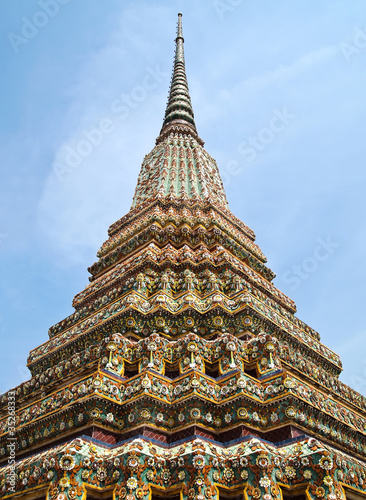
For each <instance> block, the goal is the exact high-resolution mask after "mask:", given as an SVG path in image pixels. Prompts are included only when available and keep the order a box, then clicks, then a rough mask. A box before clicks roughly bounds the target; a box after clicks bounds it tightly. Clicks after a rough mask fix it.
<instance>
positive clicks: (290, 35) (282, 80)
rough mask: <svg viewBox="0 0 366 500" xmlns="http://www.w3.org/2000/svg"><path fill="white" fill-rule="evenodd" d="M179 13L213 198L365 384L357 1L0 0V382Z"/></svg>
mask: <svg viewBox="0 0 366 500" xmlns="http://www.w3.org/2000/svg"><path fill="white" fill-rule="evenodd" d="M179 11H182V13H183V31H184V36H185V55H186V69H187V75H188V80H189V85H190V92H191V98H192V102H193V107H194V111H195V117H196V125H197V129H198V132H199V134H200V136H201V137H202V138H203V140H204V141H206V149H207V151H208V152H209V153H210V154H211V155H212V156H213V157H214V158H215V159H216V160H217V162H218V165H219V168H220V171H221V173H222V177H223V180H224V183H225V188H226V193H227V197H228V200H229V204H230V208H231V210H232V212H233V213H234V214H235V215H237V216H238V217H239V218H241V219H242V220H243V221H244V222H245V223H246V224H248V225H249V226H250V227H251V228H252V229H253V230H254V231H255V232H256V234H257V243H258V244H259V245H260V247H261V248H262V250H263V251H264V253H265V254H266V255H267V258H268V264H269V267H270V268H271V269H272V270H273V271H274V272H275V273H276V274H277V277H276V278H275V280H274V283H275V285H276V286H277V287H278V288H280V289H281V290H282V291H284V292H285V293H287V295H289V296H290V297H291V298H293V299H294V300H295V302H296V304H297V307H298V316H299V317H300V318H301V319H302V320H304V321H305V322H307V323H308V324H309V325H310V326H312V327H313V328H315V329H316V330H318V331H319V333H320V334H321V338H322V341H323V343H325V344H326V345H328V346H329V347H330V348H331V349H333V350H334V351H336V352H337V353H338V354H340V356H341V358H342V360H343V365H344V372H343V374H342V376H341V378H342V380H344V381H345V382H346V383H349V384H350V385H352V386H353V387H354V388H356V389H358V390H360V391H361V392H363V393H364V394H366V354H365V352H364V349H365V345H366V335H365V334H366V326H365V322H364V319H363V312H364V311H365V296H366V290H365V282H366V281H365V278H366V263H365V258H364V255H365V251H364V248H365V244H366V231H365V229H366V222H365V201H364V200H365V187H366V186H365V180H366V172H365V157H366V146H365V144H366V141H365V133H364V130H365V117H366V99H365V84H366V4H365V2H364V0H353V1H352V2H346V1H345V0H343V1H337V0H323V1H322V2H308V1H307V0H304V1H303V0H297V1H296V2H294V1H290V0H277V1H276V2H273V1H272V0H262V1H258V0H242V1H241V0H214V1H211V0H210V1H200V2H197V0H184V1H183V0H181V1H178V0H170V1H169V2H168V1H158V0H157V1H152V0H150V1H145V2H144V1H139V0H134V1H123V2H121V1H117V0H109V1H108V2H102V1H101V0H98V1H97V0H88V1H86V0H84V1H82V0H44V1H42V0H36V1H34V0H17V1H15V2H14V1H11V0H3V1H2V2H1V4H0V50H1V60H2V65H3V70H2V75H3V76H2V78H1V87H2V88H1V94H0V95H1V104H2V108H1V109H2V112H1V116H0V145H1V149H0V160H1V168H2V182H1V185H0V191H1V194H0V203H1V212H0V214H1V218H0V255H1V264H0V266H1V267H0V271H1V279H0V298H1V309H0V331H1V339H2V350H1V363H0V381H1V382H0V392H3V391H5V390H7V389H9V388H11V387H13V386H15V385H17V384H19V383H20V382H22V381H23V380H26V379H27V378H29V375H28V373H27V369H26V368H25V365H26V358H27V356H28V353H29V351H30V350H31V349H32V348H34V347H36V346H38V345H40V344H41V343H43V342H44V341H46V340H47V338H48V336H47V330H48V328H49V327H50V326H51V325H53V324H54V323H56V322H58V321H59V320H61V319H63V318H64V317H65V316H67V315H68V314H70V313H71V312H72V307H71V301H72V298H73V296H74V295H75V294H76V293H77V292H79V291H80V290H81V289H83V288H84V286H85V285H86V284H87V282H88V272H87V267H88V266H90V265H91V264H92V263H93V262H94V260H95V254H96V252H97V250H98V248H99V246H100V245H101V243H102V242H103V241H104V240H105V239H106V236H107V228H108V226H109V225H110V224H111V223H112V222H114V221H115V220H117V219H118V218H119V217H121V216H122V215H124V214H125V213H127V212H128V210H129V207H130V205H131V202H132V197H133V193H134V189H135V184H136V180H137V176H138V173H139V169H140V165H141V162H142V159H143V157H144V155H145V154H147V153H148V152H149V151H150V150H151V149H152V147H153V146H154V141H155V138H156V136H157V135H158V133H159V130H160V127H161V124H162V119H163V115H164V110H165V104H166V100H167V94H168V87H169V80H170V74H171V68H172V60H173V52H174V38H175V25H176V18H177V13H178V12H179ZM86 141H89V142H86ZM90 141H91V142H94V144H93V145H91V142H90ZM78 151H79V152H81V153H80V154H78V153H77V152H78Z"/></svg>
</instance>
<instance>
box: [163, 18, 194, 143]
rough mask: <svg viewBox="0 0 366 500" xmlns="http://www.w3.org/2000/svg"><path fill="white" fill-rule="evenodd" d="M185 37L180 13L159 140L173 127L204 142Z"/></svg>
mask: <svg viewBox="0 0 366 500" xmlns="http://www.w3.org/2000/svg"><path fill="white" fill-rule="evenodd" d="M183 45H184V38H183V28H182V13H181V12H179V14H178V23H177V37H176V39H175V55H174V66H173V74H172V79H171V82H170V89H169V98H168V104H167V107H166V110H165V117H164V122H163V126H162V129H161V131H160V135H159V137H158V138H157V141H160V140H161V139H163V138H164V137H165V136H166V134H167V133H169V132H170V131H171V130H172V129H175V130H177V129H178V128H179V129H180V131H182V132H184V133H188V134H191V135H193V136H195V137H196V138H197V140H198V141H200V142H202V143H203V141H202V139H200V138H199V137H198V135H197V130H196V125H195V123H194V114H193V109H192V104H191V98H190V95H189V90H188V83H187V76H186V68H185V62H184V48H183Z"/></svg>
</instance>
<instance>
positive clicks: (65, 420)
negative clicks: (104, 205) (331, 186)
mask: <svg viewBox="0 0 366 500" xmlns="http://www.w3.org/2000/svg"><path fill="white" fill-rule="evenodd" d="M181 17H182V16H181V14H179V16H178V29H177V37H176V51H175V59H174V69H173V76H172V82H171V86H170V91H169V99H168V105H167V109H166V113H165V118H164V123H163V127H162V129H161V132H160V134H159V136H158V138H157V142H156V146H155V147H154V149H153V150H152V151H151V153H149V154H148V155H147V156H146V157H145V159H144V161H143V164H142V167H141V172H140V175H139V178H138V183H137V188H136V192H135V196H134V198H133V203H132V207H131V210H130V212H129V213H128V214H127V215H125V216H124V217H122V218H121V219H120V220H119V221H117V222H115V223H114V224H112V226H111V227H110V228H109V231H108V239H107V241H106V242H105V243H104V244H103V245H102V247H101V248H100V250H99V252H98V255H97V256H98V260H97V261H96V262H95V263H94V264H93V265H92V266H91V267H90V268H89V271H90V273H91V277H90V283H89V284H88V285H87V286H86V287H85V289H84V290H83V291H82V292H80V293H79V294H77V295H76V296H75V298H74V301H73V306H74V308H75V312H74V313H73V314H72V315H70V316H69V317H67V318H65V319H64V320H62V321H60V322H59V323H57V324H56V325H54V326H52V327H51V328H50V330H49V337H50V338H49V340H48V341H47V342H45V343H44V344H43V345H41V346H39V347H37V348H35V349H34V350H33V351H31V353H30V355H29V359H28V366H29V368H30V370H31V374H32V378H31V379H30V380H29V381H27V382H25V383H23V384H21V385H20V386H18V387H16V388H15V389H13V390H12V391H9V392H8V393H7V394H5V395H4V396H3V398H2V402H3V403H4V411H3V414H2V416H1V419H0V460H2V463H3V465H4V468H3V470H2V473H0V480H1V478H2V482H1V487H0V494H1V495H2V496H7V495H10V496H12V495H13V496H16V495H17V494H18V495H20V496H21V495H29V497H27V498H36V497H37V495H38V494H39V493H40V492H42V494H43V495H45V494H46V492H48V495H49V496H48V497H47V498H58V499H60V500H61V499H62V500H63V499H66V498H72V499H76V498H78V499H80V500H81V499H83V500H84V499H85V495H89V496H90V495H94V494H96V492H99V493H100V494H102V495H105V494H107V493H106V492H108V491H109V492H110V494H112V491H113V492H114V493H113V494H114V497H113V498H116V499H117V498H125V497H127V499H128V500H133V499H135V498H137V499H140V500H148V499H149V498H150V497H149V495H150V493H151V491H152V492H153V494H154V495H155V496H159V495H160V496H161V494H162V493H161V492H162V491H164V492H167V491H168V492H169V491H173V492H177V491H180V492H181V495H182V497H183V498H184V499H186V498H194V497H195V498H197V499H198V500H204V499H205V498H206V497H207V498H208V499H211V498H213V497H215V496H216V495H217V492H218V491H219V490H220V495H222V492H223V491H224V490H226V491H229V493H230V495H231V496H232V495H234V496H235V494H239V493H240V495H243V492H244V491H245V495H246V498H250V499H252V498H253V499H257V498H264V499H265V500H272V499H278V500H279V499H281V498H282V497H283V495H284V494H286V491H287V492H289V494H291V495H295V493H296V492H297V495H298V496H297V497H296V498H298V500H300V499H301V498H305V496H301V495H304V492H305V491H306V495H307V496H306V498H307V499H310V498H311V499H312V498H314V499H315V498H329V499H337V498H343V499H344V498H345V489H347V488H348V490H347V491H353V492H354V494H355V492H356V493H357V494H365V492H366V468H365V457H366V431H365V429H366V419H365V411H366V400H365V398H364V397H363V396H362V395H360V394H359V393H357V392H355V391H353V390H352V389H351V388H349V387H347V386H346V385H345V384H343V383H342V382H340V380H339V374H340V372H341V369H342V368H341V362H340V359H339V356H338V355H337V354H335V353H334V352H333V351H332V350H330V349H329V348H327V347H326V346H324V345H323V344H322V343H321V342H320V336H319V334H318V333H317V332H316V331H314V330H313V329H312V328H310V327H309V326H307V325H306V324H305V323H303V322H302V321H301V320H300V319H298V318H297V317H296V316H295V313H296V306H295V303H294V302H293V301H292V300H291V299H289V298H288V297H287V296H286V295H285V294H284V293H282V292H281V291H280V290H278V289H277V288H276V287H275V286H274V284H273V283H272V280H273V278H274V276H275V275H274V273H273V272H272V271H271V270H270V269H269V268H268V267H267V265H266V258H265V256H264V254H263V253H262V251H261V249H260V248H259V247H258V246H257V244H256V243H255V235H254V232H253V231H252V230H251V229H250V228H248V227H247V226H246V225H245V224H244V223H243V222H241V221H240V220H238V219H237V218H236V217H235V216H234V215H233V214H232V213H231V212H230V209H229V206H228V203H227V200H226V195H225V191H224V188H223V185H222V181H221V179H220V174H219V171H218V168H217V165H216V162H215V161H214V160H213V159H212V158H211V157H210V155H209V154H208V153H207V152H206V151H205V150H204V148H203V141H202V140H201V139H200V138H199V136H198V134H197V130H196V126H195V122H194V115H193V110H192V105H191V99H190V96H189V91H188V84H187V78H186V72H185V64H184V51H183V42H184V39H183V33H182V24H181ZM14 395H15V396H16V401H17V404H16V420H15V422H16V427H17V436H16V438H17V460H18V462H17V464H16V467H15V470H16V477H14V481H15V483H16V492H17V493H14V494H13V493H12V490H11V489H9V488H10V486H9V485H11V484H12V483H11V482H10V481H11V480H12V479H11V478H12V477H13V476H12V474H13V469H14V467H13V465H12V464H10V463H9V464H8V465H7V463H8V457H9V456H11V453H12V451H11V448H10V447H9V443H10V441H9V437H10V432H11V422H10V423H9V421H8V419H7V413H6V409H7V403H8V402H9V401H11V399H12V398H13V397H15V396H14ZM1 474H2V476H1ZM159 492H160V493H159ZM235 492H236V493H235ZM299 495H300V496H299ZM224 496H225V495H224Z"/></svg>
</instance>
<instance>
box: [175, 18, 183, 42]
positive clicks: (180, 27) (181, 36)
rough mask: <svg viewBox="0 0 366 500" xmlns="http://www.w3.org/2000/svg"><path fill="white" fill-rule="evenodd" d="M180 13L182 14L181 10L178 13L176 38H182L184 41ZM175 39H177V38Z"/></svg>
mask: <svg viewBox="0 0 366 500" xmlns="http://www.w3.org/2000/svg"><path fill="white" fill-rule="evenodd" d="M182 15H183V14H182V13H181V12H179V14H178V24H177V38H182V39H183V42H184V38H183V29H182ZM175 41H177V39H176V40H175Z"/></svg>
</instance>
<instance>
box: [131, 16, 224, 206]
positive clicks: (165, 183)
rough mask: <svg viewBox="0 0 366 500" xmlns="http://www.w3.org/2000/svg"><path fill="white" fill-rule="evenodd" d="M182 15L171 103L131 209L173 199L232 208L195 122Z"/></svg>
mask: <svg viewBox="0 0 366 500" xmlns="http://www.w3.org/2000/svg"><path fill="white" fill-rule="evenodd" d="M183 42H184V38H183V31H182V14H181V13H179V14H178V26H177V37H176V39H175V56H174V67H173V75H172V80H171V84H170V89H169V98H168V104H167V108H166V111H165V117H164V122H163V126H162V129H161V131H160V135H159V137H158V138H157V139H156V145H155V147H154V149H153V150H152V151H151V152H150V153H149V154H148V155H146V156H145V158H144V161H143V163H142V166H141V170H140V175H139V178H138V181H137V186H136V191H135V196H134V198H133V202H132V208H136V207H138V206H141V204H142V203H148V202H153V201H155V200H156V199H159V200H165V201H169V200H174V201H175V202H178V201H179V203H181V202H183V201H190V202H200V203H211V204H213V205H216V206H217V207H221V208H222V209H224V210H228V209H229V206H228V203H227V200H226V195H225V190H224V186H223V183H222V180H221V177H220V173H219V169H218V167H217V165H216V162H215V160H214V159H213V158H211V156H210V155H209V154H208V153H207V152H206V151H205V150H204V149H203V144H204V142H203V141H202V139H201V138H200V137H199V136H198V134H197V130H196V125H195V123H194V114H193V109H192V104H191V98H190V96H189V91H188V83H187V76H186V69H185V64H184V50H183Z"/></svg>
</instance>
